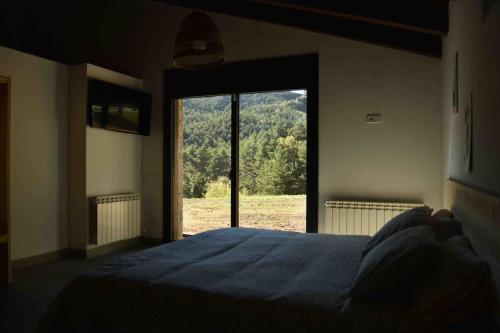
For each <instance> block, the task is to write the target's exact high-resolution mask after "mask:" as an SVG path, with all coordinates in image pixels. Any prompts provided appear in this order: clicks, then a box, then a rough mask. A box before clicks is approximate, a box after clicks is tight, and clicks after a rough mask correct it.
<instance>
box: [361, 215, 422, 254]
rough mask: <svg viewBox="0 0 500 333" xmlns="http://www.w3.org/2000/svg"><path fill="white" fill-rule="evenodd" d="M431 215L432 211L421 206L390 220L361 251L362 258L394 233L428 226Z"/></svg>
mask: <svg viewBox="0 0 500 333" xmlns="http://www.w3.org/2000/svg"><path fill="white" fill-rule="evenodd" d="M431 214H432V209H430V208H429V207H427V206H421V207H416V208H413V209H410V210H408V211H406V212H404V213H401V214H399V215H398V216H396V217H394V218H392V220H390V221H389V222H387V223H386V225H384V226H383V227H382V228H381V229H380V230H379V231H378V232H377V233H376V234H375V235H373V237H372V238H371V239H370V241H369V242H368V243H367V244H366V247H365V249H364V251H363V257H364V256H366V255H367V254H368V252H370V251H371V250H372V249H373V248H374V247H375V246H377V245H378V244H380V243H381V242H383V241H384V240H385V239H387V238H389V237H390V236H392V235H394V234H395V233H397V232H399V231H401V230H404V229H408V228H411V227H416V226H419V225H426V224H429V221H430V218H431Z"/></svg>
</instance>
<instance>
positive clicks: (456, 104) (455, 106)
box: [452, 52, 458, 114]
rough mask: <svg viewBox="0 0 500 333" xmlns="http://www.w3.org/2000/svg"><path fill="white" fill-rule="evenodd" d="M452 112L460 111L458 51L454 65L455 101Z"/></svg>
mask: <svg viewBox="0 0 500 333" xmlns="http://www.w3.org/2000/svg"><path fill="white" fill-rule="evenodd" d="M452 105H453V107H452V114H457V113H458V52H457V53H455V62H454V66H453V101H452Z"/></svg>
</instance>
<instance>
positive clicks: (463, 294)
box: [412, 236, 491, 325]
mask: <svg viewBox="0 0 500 333" xmlns="http://www.w3.org/2000/svg"><path fill="white" fill-rule="evenodd" d="M441 244H442V247H443V269H442V272H441V276H440V279H439V282H438V283H437V284H436V285H435V286H434V287H432V288H426V289H423V290H421V291H420V292H418V293H417V294H416V295H415V299H414V301H413V302H412V312H413V313H415V314H420V315H430V316H431V317H432V318H433V320H434V321H435V322H437V323H440V324H446V325H451V324H458V323H461V322H462V321H463V320H465V319H467V318H468V317H469V316H471V315H472V314H473V313H474V312H475V311H476V310H478V309H479V308H480V307H481V305H483V304H484V302H485V301H486V300H487V296H488V294H489V292H490V290H489V287H490V284H489V281H490V279H491V276H490V267H489V265H488V263H487V262H486V261H485V260H484V259H482V258H481V257H479V256H478V255H477V254H476V253H475V252H474V251H473V250H472V248H471V247H470V245H469V242H468V240H467V239H466V238H465V237H464V236H455V237H451V238H449V239H447V240H445V241H443V242H442V243H441Z"/></svg>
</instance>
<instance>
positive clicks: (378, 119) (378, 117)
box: [366, 113, 382, 124]
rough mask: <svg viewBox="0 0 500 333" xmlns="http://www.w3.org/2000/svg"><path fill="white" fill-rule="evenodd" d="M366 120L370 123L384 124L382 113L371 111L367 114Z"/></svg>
mask: <svg viewBox="0 0 500 333" xmlns="http://www.w3.org/2000/svg"><path fill="white" fill-rule="evenodd" d="M366 122H367V123H368V124H382V114H381V113H369V114H367V115H366Z"/></svg>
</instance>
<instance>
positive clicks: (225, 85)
mask: <svg viewBox="0 0 500 333" xmlns="http://www.w3.org/2000/svg"><path fill="white" fill-rule="evenodd" d="M318 64H319V61H318V55H317V54H312V55H300V56H290V57H282V58H271V59H263V60H253V61H244V62H233V63H228V64H225V65H223V66H220V67H217V68H214V69H209V70H203V71H187V70H180V69H170V70H166V71H165V73H164V86H163V89H164V95H163V97H164V117H163V240H164V241H165V242H168V241H171V240H174V239H175V235H174V228H173V223H172V221H173V218H174V215H173V212H174V209H173V208H174V207H173V204H174V203H173V199H174V198H175V196H174V193H173V191H174V188H173V184H174V179H173V177H174V163H175V156H174V152H175V150H174V144H175V138H174V136H175V100H176V99H179V98H187V97H199V96H210V95H232V100H233V102H232V103H231V104H232V113H233V116H234V113H235V107H234V103H235V102H234V96H235V95H238V94H242V93H258V92H268V91H280V90H298V89H306V90H307V202H306V231H307V232H309V233H315V232H318V109H319V91H318V90H319V89H318V88H319V86H318ZM232 119H233V121H232V127H231V128H232V132H234V130H235V126H239V124H237V123H236V121H234V117H232ZM235 141H237V140H232V144H233V145H234V142H235ZM236 148H237V149H239V147H236ZM234 149H235V147H233V148H232V151H234ZM233 155H234V153H233V154H232V156H231V161H232V164H233V165H232V167H233V168H234V165H235V164H234V163H233V162H234V161H233V160H234V159H235V158H238V156H233ZM236 165H237V164H236ZM233 172H235V170H233ZM236 176H237V175H236ZM232 178H233V179H234V178H235V177H232ZM236 179H237V177H236ZM234 187H235V186H232V188H234ZM233 191H234V190H233ZM233 191H232V192H233ZM236 195H237V194H236ZM235 199H236V200H237V198H236V197H234V196H233V195H231V201H232V204H231V206H232V208H231V209H232V214H231V215H232V217H231V219H232V221H231V225H233V226H237V216H236V220H235V221H233V219H234V217H233V215H234V214H233V209H235V208H234V206H236V205H235V204H234V203H233V200H235ZM236 209H237V207H236ZM236 213H237V211H236Z"/></svg>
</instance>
